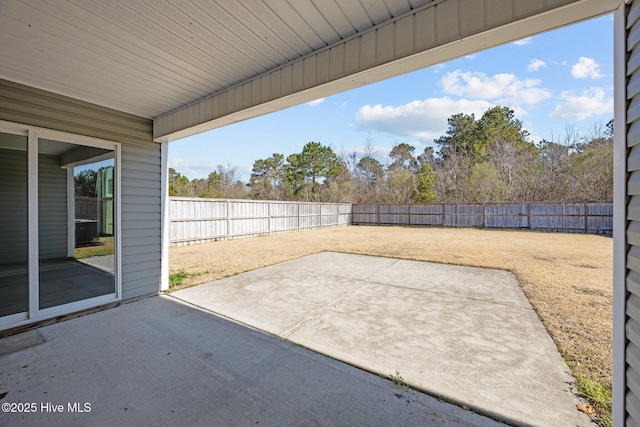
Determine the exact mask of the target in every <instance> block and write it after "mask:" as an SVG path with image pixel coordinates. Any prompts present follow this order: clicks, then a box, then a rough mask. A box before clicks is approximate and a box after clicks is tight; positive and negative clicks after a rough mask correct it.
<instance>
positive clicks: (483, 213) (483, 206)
mask: <svg viewBox="0 0 640 427" xmlns="http://www.w3.org/2000/svg"><path fill="white" fill-rule="evenodd" d="M486 207H487V206H486V205H485V204H484V203H483V204H482V228H487V227H486V226H485V222H484V216H485V215H486V212H485V209H486Z"/></svg>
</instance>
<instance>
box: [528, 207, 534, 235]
mask: <svg viewBox="0 0 640 427" xmlns="http://www.w3.org/2000/svg"><path fill="white" fill-rule="evenodd" d="M531 205H532V204H531V203H529V224H527V225H528V226H529V230H533V222H532V221H531V218H532V215H531Z"/></svg>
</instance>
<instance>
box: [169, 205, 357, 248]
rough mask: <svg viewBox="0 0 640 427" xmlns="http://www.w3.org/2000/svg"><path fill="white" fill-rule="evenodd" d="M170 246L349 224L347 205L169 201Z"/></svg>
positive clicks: (349, 217) (349, 210)
mask: <svg viewBox="0 0 640 427" xmlns="http://www.w3.org/2000/svg"><path fill="white" fill-rule="evenodd" d="M169 200H170V202H169V210H170V211H169V217H170V220H171V225H170V242H171V245H173V246H182V245H191V244H198V243H206V242H212V241H215V240H226V239H237V238H241V237H249V236H259V235H266V234H277V233H288V232H292V231H303V230H314V229H317V228H325V227H337V226H340V225H349V224H350V223H351V204H350V203H305V202H280V201H263V200H227V199H203V198H185V197H171V198H170V199H169Z"/></svg>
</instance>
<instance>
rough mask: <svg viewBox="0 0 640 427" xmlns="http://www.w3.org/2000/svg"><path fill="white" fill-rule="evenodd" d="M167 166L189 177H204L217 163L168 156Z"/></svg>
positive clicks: (214, 168) (213, 169)
mask: <svg viewBox="0 0 640 427" xmlns="http://www.w3.org/2000/svg"><path fill="white" fill-rule="evenodd" d="M169 167H172V168H174V169H175V170H176V171H178V172H180V174H182V175H184V176H186V177H187V178H189V179H196V178H197V179H200V178H206V177H207V176H209V174H210V173H211V172H213V171H215V170H216V168H217V167H218V163H212V162H194V161H192V160H185V159H180V158H175V157H174V158H169Z"/></svg>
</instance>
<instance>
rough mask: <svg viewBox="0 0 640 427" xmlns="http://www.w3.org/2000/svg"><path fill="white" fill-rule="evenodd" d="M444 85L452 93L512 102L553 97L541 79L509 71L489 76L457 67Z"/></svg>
mask: <svg viewBox="0 0 640 427" xmlns="http://www.w3.org/2000/svg"><path fill="white" fill-rule="evenodd" d="M440 85H441V86H442V89H443V92H444V93H445V94H448V95H457V96H464V97H469V98H474V99H486V100H495V101H497V102H499V103H502V104H506V105H509V106H517V105H523V104H524V105H532V104H537V103H538V102H541V101H544V100H545V99H547V98H550V97H551V92H549V91H548V90H546V89H541V88H539V87H537V86H539V85H540V80H538V79H524V80H522V79H520V78H518V77H517V76H516V75H515V74H508V73H503V74H495V75H493V76H492V77H489V76H487V75H486V74H484V73H478V72H462V71H460V70H456V71H451V72H449V73H447V74H445V75H444V76H443V77H442V79H441V80H440Z"/></svg>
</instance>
